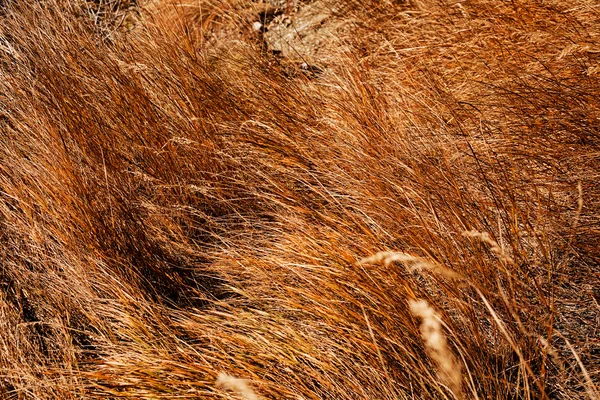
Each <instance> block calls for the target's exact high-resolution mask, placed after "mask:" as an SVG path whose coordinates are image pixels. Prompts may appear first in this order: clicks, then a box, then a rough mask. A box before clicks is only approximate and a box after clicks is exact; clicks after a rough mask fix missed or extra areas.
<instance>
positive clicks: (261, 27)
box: [252, 21, 263, 32]
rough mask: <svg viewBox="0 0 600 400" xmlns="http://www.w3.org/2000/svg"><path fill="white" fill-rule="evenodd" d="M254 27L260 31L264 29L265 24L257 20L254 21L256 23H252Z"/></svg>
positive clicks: (256, 30)
mask: <svg viewBox="0 0 600 400" xmlns="http://www.w3.org/2000/svg"><path fill="white" fill-rule="evenodd" d="M252 29H253V30H254V31H255V32H260V31H262V30H263V24H261V23H260V22H258V21H256V22H254V23H253V24H252Z"/></svg>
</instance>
